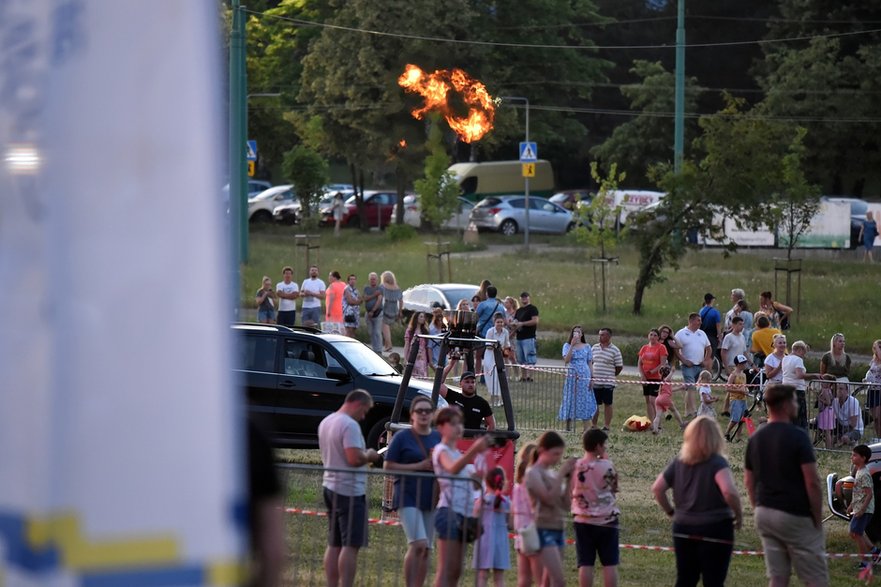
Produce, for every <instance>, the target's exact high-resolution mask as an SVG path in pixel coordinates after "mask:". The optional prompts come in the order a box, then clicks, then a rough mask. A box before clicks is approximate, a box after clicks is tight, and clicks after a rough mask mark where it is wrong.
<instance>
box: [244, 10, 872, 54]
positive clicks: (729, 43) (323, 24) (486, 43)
mask: <svg viewBox="0 0 881 587" xmlns="http://www.w3.org/2000/svg"><path fill="white" fill-rule="evenodd" d="M243 10H244V11H245V12H248V13H250V14H253V15H255V16H258V17H261V18H274V19H277V20H282V21H287V22H290V23H292V24H294V25H297V26H311V27H320V28H325V29H330V30H337V31H345V32H350V33H360V34H365V35H373V36H377V37H390V38H397V39H407V40H411V41H428V42H434V43H449V44H454V45H477V46H485V47H512V48H519V49H564V50H578V51H585V50H586V51H597V50H603V51H614V50H640V49H675V48H676V44H675V43H668V44H663V45H553V44H531V43H502V42H497V41H476V40H468V39H450V38H444V37H430V36H425V35H413V34H409V33H395V32H388V31H377V30H371V29H362V28H357V27H348V26H342V25H337V24H330V23H326V22H316V21H311V20H303V19H300V18H291V17H288V16H281V15H277V14H265V13H262V12H257V11H255V10H248V9H243ZM879 32H881V28H877V29H868V30H864V31H848V32H842V33H829V34H826V35H809V36H799V37H787V38H782V39H754V40H748V41H727V42H720V43H693V44H686V45H685V47H686V48H688V49H698V48H708V47H736V46H741V45H767V44H774V43H790V42H795V41H809V40H812V39H831V38H839V37H850V36H857V35H868V34H872V33H879Z"/></svg>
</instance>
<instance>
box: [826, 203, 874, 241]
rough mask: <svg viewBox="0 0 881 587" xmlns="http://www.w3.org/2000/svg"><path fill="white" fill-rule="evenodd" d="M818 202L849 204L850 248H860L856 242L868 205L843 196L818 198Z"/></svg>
mask: <svg viewBox="0 0 881 587" xmlns="http://www.w3.org/2000/svg"><path fill="white" fill-rule="evenodd" d="M820 201H821V202H842V203H846V204H850V248H851V249H855V248H857V247H858V246H860V243H859V242H857V241H858V239H859V236H860V230H861V229H862V228H863V222H864V221H865V220H866V212H867V211H868V210H869V203H868V202H867V201H865V200H861V199H859V198H849V197H844V196H823V197H821V198H820Z"/></svg>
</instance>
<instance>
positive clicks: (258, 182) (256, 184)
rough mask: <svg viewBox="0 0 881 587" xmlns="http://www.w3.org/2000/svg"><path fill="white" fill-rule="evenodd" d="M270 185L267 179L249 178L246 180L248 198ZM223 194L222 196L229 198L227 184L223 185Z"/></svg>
mask: <svg viewBox="0 0 881 587" xmlns="http://www.w3.org/2000/svg"><path fill="white" fill-rule="evenodd" d="M271 187H272V184H271V183H269V182H268V181H265V180H262V179H249V180H248V197H249V198H250V197H251V196H253V195H256V194H259V193H260V192H262V191H264V190H268V189H269V188H271ZM223 194H224V197H225V198H226V199H227V200H228V199H229V184H226V185H225V186H223Z"/></svg>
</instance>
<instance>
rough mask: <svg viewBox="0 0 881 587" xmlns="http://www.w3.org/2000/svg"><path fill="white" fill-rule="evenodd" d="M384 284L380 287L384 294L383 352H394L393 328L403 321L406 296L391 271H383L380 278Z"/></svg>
mask: <svg viewBox="0 0 881 587" xmlns="http://www.w3.org/2000/svg"><path fill="white" fill-rule="evenodd" d="M380 281H381V282H382V283H381V284H380V286H379V289H380V291H381V292H382V347H383V349H382V350H383V351H385V352H389V351H391V350H392V329H391V326H392V324H394V323H395V322H397V321H399V320H400V319H401V312H402V311H403V309H404V296H403V294H402V293H401V288H400V287H398V282H397V280H396V279H395V274H394V273H392V272H391V271H383V272H382V276H381V277H380Z"/></svg>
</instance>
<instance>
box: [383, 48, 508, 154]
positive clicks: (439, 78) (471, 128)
mask: <svg viewBox="0 0 881 587" xmlns="http://www.w3.org/2000/svg"><path fill="white" fill-rule="evenodd" d="M398 85H399V86H401V87H402V88H404V90H406V91H408V92H413V93H417V94H419V95H421V96H422V97H423V98H424V99H425V105H424V106H423V107H422V108H416V109H414V110H413V112H412V114H413V116H414V117H415V118H417V119H421V118H422V117H423V116H425V114H426V113H427V112H431V111H437V112H440V113H441V115H443V117H444V120H446V121H447V124H449V125H450V128H451V129H453V131H454V132H455V133H456V134H457V135H459V138H460V139H462V140H463V141H465V142H466V143H471V142H474V141H478V140H480V139H481V138H483V136H484V135H485V134H486V133H488V132H489V131H490V130H492V127H493V121H494V120H495V116H496V107H495V103H494V102H493V99H492V97H491V96H490V95H489V92H487V90H486V86H484V85H483V83H481V82H480V81H478V80H476V79H474V78H472V77H471V76H469V75H468V74H467V73H465V72H464V71H462V70H461V69H439V70H437V71H435V72H433V73H430V74H427V73H425V72H424V71H422V69H420V68H419V67H418V66H416V65H412V64H408V65H407V67H406V68H405V69H404V73H403V74H402V75H401V77H399V78H398ZM451 97H457V98H458V99H459V100H461V101H462V103H463V104H464V106H465V107H467V109H468V113H467V114H465V115H461V114H458V113H456V112H455V111H454V110H455V108H454V107H452V106H451V105H450V103H449V98H451Z"/></svg>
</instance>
